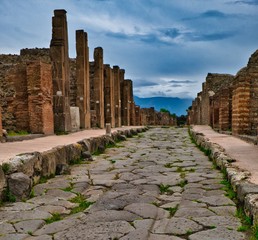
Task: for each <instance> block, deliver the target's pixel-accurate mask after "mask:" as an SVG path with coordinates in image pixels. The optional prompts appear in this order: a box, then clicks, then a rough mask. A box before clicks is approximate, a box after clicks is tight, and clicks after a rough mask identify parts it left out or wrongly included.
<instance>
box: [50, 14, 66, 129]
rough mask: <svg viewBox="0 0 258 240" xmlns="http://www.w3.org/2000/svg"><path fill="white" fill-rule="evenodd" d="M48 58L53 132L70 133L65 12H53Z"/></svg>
mask: <svg viewBox="0 0 258 240" xmlns="http://www.w3.org/2000/svg"><path fill="white" fill-rule="evenodd" d="M50 57H51V61H52V66H53V73H52V77H53V99H54V101H53V110H54V128H55V132H66V131H71V115H70V101H69V91H70V89H69V78H70V77H69V56H68V33H67V20H66V11H65V10H55V11H54V17H53V18H52V40H51V43H50Z"/></svg>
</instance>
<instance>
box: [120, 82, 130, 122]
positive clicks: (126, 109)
mask: <svg viewBox="0 0 258 240" xmlns="http://www.w3.org/2000/svg"><path fill="white" fill-rule="evenodd" d="M131 85H132V81H131V80H129V79H127V80H123V81H122V82H121V84H120V86H121V119H122V125H123V126H129V125H130V109H131V104H130V103H131V98H130V87H131Z"/></svg>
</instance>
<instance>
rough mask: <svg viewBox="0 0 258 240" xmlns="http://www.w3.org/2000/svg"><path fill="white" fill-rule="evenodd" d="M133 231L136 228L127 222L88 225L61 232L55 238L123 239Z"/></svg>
mask: <svg viewBox="0 0 258 240" xmlns="http://www.w3.org/2000/svg"><path fill="white" fill-rule="evenodd" d="M132 231H134V228H133V227H132V226H131V225H130V224H129V223H128V222H126V221H115V222H98V223H86V224H80V225H77V226H75V227H73V228H70V229H69V230H67V231H63V232H59V233H57V234H55V235H54V238H55V239H63V240H92V239H98V240H99V239H100V240H105V239H115V238H121V237H123V236H124V235H125V234H127V233H129V232H132Z"/></svg>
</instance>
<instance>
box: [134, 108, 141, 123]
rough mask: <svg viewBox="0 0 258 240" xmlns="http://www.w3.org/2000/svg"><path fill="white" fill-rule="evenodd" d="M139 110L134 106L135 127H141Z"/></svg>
mask: <svg viewBox="0 0 258 240" xmlns="http://www.w3.org/2000/svg"><path fill="white" fill-rule="evenodd" d="M140 112H141V108H140V106H138V105H136V106H135V125H136V126H140V125H141V113H140Z"/></svg>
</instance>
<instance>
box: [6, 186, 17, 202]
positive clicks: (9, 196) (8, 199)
mask: <svg viewBox="0 0 258 240" xmlns="http://www.w3.org/2000/svg"><path fill="white" fill-rule="evenodd" d="M3 201H4V202H16V197H15V196H14V195H13V194H12V193H11V192H10V190H9V188H6V189H5V190H4V191H3Z"/></svg>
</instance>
